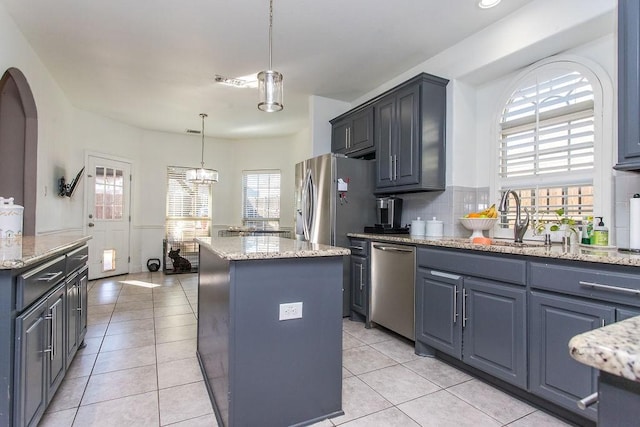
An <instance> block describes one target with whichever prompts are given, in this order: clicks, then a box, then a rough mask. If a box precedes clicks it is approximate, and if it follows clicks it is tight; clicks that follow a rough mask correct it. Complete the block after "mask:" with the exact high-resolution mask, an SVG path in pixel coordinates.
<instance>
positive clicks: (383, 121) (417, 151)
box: [373, 73, 449, 194]
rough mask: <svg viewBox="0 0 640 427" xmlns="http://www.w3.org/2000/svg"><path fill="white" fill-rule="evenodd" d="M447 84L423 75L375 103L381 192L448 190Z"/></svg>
mask: <svg viewBox="0 0 640 427" xmlns="http://www.w3.org/2000/svg"><path fill="white" fill-rule="evenodd" d="M448 82H449V81H448V80H446V79H443V78H440V77H436V76H432V75H429V74H425V73H423V74H420V75H418V76H416V77H414V78H413V79H411V80H409V81H407V82H405V83H403V84H401V85H399V86H398V87H396V88H394V89H392V90H390V91H389V92H387V93H385V94H383V95H382V96H381V97H380V98H379V99H377V100H376V101H375V102H374V104H373V105H374V132H373V134H374V139H375V149H376V162H377V166H376V193H379V194H381V193H406V192H416V191H429V190H444V189H445V166H446V161H445V127H446V98H447V96H446V86H447V83H448Z"/></svg>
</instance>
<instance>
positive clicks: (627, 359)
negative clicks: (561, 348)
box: [569, 316, 640, 382]
mask: <svg viewBox="0 0 640 427" xmlns="http://www.w3.org/2000/svg"><path fill="white" fill-rule="evenodd" d="M569 351H570V353H571V357H573V358H574V359H576V360H577V361H578V362H581V363H584V364H585V365H589V366H592V367H594V368H597V369H600V370H601V371H605V372H608V373H610V374H613V375H617V376H619V377H623V378H626V379H628V380H632V381H639V382H640V316H637V317H632V318H631V319H626V320H623V321H621V322H617V323H612V324H610V325H608V326H604V327H602V328H598V329H594V330H592V331H588V332H584V333H582V334H580V335H576V336H575V337H573V338H571V340H570V341H569Z"/></svg>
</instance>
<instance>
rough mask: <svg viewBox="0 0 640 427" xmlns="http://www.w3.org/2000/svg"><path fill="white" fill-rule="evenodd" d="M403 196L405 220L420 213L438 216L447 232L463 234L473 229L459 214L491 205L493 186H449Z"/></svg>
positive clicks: (406, 221)
mask: <svg viewBox="0 0 640 427" xmlns="http://www.w3.org/2000/svg"><path fill="white" fill-rule="evenodd" d="M397 197H400V198H402V200H403V202H402V224H403V225H404V224H411V221H412V220H414V219H416V218H417V217H420V218H422V219H424V220H429V219H432V218H433V217H436V219H439V220H441V221H443V223H444V235H445V236H453V237H463V236H466V235H468V234H469V231H468V230H467V229H465V228H464V227H463V226H462V225H460V223H459V221H458V218H460V217H462V216H464V215H465V214H467V213H469V212H474V211H477V210H481V209H485V208H487V207H489V198H490V197H489V188H488V187H481V188H474V187H461V186H449V187H447V189H446V190H445V191H434V192H424V193H410V194H400V195H398V196H397Z"/></svg>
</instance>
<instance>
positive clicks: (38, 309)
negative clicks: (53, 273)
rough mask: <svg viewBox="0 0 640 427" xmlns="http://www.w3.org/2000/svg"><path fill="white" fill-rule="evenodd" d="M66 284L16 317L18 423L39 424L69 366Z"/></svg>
mask: <svg viewBox="0 0 640 427" xmlns="http://www.w3.org/2000/svg"><path fill="white" fill-rule="evenodd" d="M65 293H66V290H65V284H64V283H62V284H60V285H59V286H58V287H57V288H56V289H55V290H54V291H53V292H52V293H51V294H50V295H49V296H48V297H47V298H46V299H45V300H44V301H42V302H40V303H38V304H36V305H35V307H33V308H31V309H29V310H28V311H27V312H26V313H24V314H22V315H21V316H18V317H17V318H16V346H15V360H16V368H15V372H14V376H15V378H14V382H15V389H14V396H15V400H14V425H17V426H35V425H37V424H38V422H39V421H40V417H41V416H42V414H43V413H44V410H45V408H46V405H47V403H48V398H49V397H50V396H53V394H54V393H55V391H56V390H57V388H58V387H59V386H60V383H61V382H62V379H63V378H64V374H65V372H66V365H65V360H66V358H65V350H64V348H65V342H64V336H65V332H64V331H65V326H66V319H65Z"/></svg>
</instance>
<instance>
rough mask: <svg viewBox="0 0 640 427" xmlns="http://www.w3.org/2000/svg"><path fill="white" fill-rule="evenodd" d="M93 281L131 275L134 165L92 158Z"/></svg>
mask: <svg viewBox="0 0 640 427" xmlns="http://www.w3.org/2000/svg"><path fill="white" fill-rule="evenodd" d="M86 170H87V206H86V211H85V212H86V216H87V217H86V218H85V219H86V227H85V229H86V232H87V234H89V235H91V236H92V239H91V240H89V279H99V278H101V277H108V276H116V275H119V274H126V273H128V272H129V232H130V230H129V226H130V223H131V222H130V221H131V218H130V216H129V212H130V206H129V205H130V200H131V199H130V189H131V163H128V162H124V161H120V160H115V159H109V158H107V157H101V156H97V155H89V156H88V165H87V168H86Z"/></svg>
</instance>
